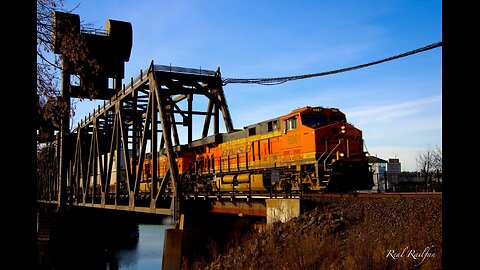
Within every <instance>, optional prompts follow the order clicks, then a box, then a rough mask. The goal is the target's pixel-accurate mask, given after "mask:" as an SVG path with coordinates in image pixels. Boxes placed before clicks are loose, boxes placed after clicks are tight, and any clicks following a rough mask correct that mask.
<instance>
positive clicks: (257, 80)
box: [222, 41, 442, 86]
mask: <svg viewBox="0 0 480 270" xmlns="http://www.w3.org/2000/svg"><path fill="white" fill-rule="evenodd" d="M440 46H442V41H440V42H436V43H433V44H430V45H427V46H424V47H421V48H418V49H415V50H411V51H408V52H405V53H402V54H398V55H395V56H391V57H388V58H384V59H381V60H377V61H373V62H370V63H366V64H361V65H356V66H352V67H347V68H341V69H336V70H330V71H324V72H319V73H311V74H304V75H295V76H288V77H276V78H254V79H236V78H225V79H223V80H222V83H223V85H224V86H225V85H227V84H229V83H250V84H261V85H278V84H282V83H285V82H288V81H294V80H300V79H306V78H312V77H320V76H325V75H331V74H336V73H341V72H347V71H352V70H356V69H361V68H365V67H369V66H373V65H377V64H380V63H384V62H388V61H392V60H395V59H398V58H402V57H406V56H409V55H413V54H417V53H420V52H425V51H428V50H431V49H434V48H437V47H440Z"/></svg>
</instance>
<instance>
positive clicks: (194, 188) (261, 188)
mask: <svg viewBox="0 0 480 270" xmlns="http://www.w3.org/2000/svg"><path fill="white" fill-rule="evenodd" d="M363 149H364V147H363V138H362V131H361V130H359V129H358V128H356V127H354V126H353V125H352V124H350V123H348V122H347V119H346V116H345V114H344V113H343V112H341V111H340V110H339V109H337V108H324V107H310V106H307V107H303V108H300V109H296V110H293V111H292V112H290V113H289V114H286V115H284V116H281V117H277V118H274V119H270V120H267V121H263V122H260V123H256V124H253V125H249V126H246V127H244V128H243V129H242V130H237V131H235V132H231V133H220V134H216V135H212V136H209V137H206V138H203V139H200V140H196V141H193V142H192V143H191V144H189V145H188V146H187V149H186V150H182V151H180V152H177V158H176V161H177V164H178V167H179V173H180V178H181V180H182V181H181V182H182V190H183V192H184V193H188V192H194V193H196V194H199V193H200V194H201V193H218V194H220V193H224V192H244V193H246V192H249V193H255V192H257V193H265V192H269V191H271V190H275V191H286V192H300V191H301V192H310V191H324V192H351V191H355V190H365V189H371V188H372V187H373V185H374V183H373V176H372V171H371V167H370V165H369V163H368V152H366V151H364V150H363ZM166 170H167V161H166V157H165V156H161V157H160V158H159V160H158V171H157V175H158V177H159V178H160V179H162V178H163V177H164V176H165V172H166ZM142 171H143V172H142V175H144V177H143V179H142V183H141V184H140V193H149V192H150V188H151V184H150V183H151V175H152V169H151V160H146V161H145V162H144V164H143V168H142Z"/></svg>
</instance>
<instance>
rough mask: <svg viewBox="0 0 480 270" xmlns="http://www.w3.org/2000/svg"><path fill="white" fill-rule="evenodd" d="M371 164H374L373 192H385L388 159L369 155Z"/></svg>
mask: <svg viewBox="0 0 480 270" xmlns="http://www.w3.org/2000/svg"><path fill="white" fill-rule="evenodd" d="M368 159H369V164H370V165H371V166H372V171H373V184H374V185H373V188H372V191H373V192H379V193H380V192H385V185H384V183H385V173H386V171H387V163H388V161H386V160H384V159H381V158H378V157H374V156H370V157H368Z"/></svg>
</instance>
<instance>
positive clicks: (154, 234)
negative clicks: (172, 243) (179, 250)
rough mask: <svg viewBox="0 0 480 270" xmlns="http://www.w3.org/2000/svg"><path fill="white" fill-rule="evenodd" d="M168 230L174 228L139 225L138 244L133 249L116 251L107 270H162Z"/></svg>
mask: <svg viewBox="0 0 480 270" xmlns="http://www.w3.org/2000/svg"><path fill="white" fill-rule="evenodd" d="M168 228H172V226H170V225H153V224H140V225H138V230H139V239H138V244H137V245H136V246H135V247H133V248H121V249H118V250H115V251H114V252H113V256H112V259H113V261H110V262H107V264H106V269H122V270H123V269H125V270H134V269H142V270H153V269H155V270H160V269H162V255H163V241H164V236H165V229H168ZM117 266H118V267H117Z"/></svg>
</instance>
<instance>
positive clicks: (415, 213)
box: [184, 198, 442, 270]
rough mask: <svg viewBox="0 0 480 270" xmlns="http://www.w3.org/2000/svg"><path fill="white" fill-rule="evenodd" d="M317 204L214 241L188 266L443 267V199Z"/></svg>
mask: <svg viewBox="0 0 480 270" xmlns="http://www.w3.org/2000/svg"><path fill="white" fill-rule="evenodd" d="M315 206H316V207H315V208H314V210H312V211H309V212H307V213H305V214H303V215H302V216H300V217H298V218H294V219H292V220H290V221H289V222H287V223H284V224H282V223H275V224H273V225H272V226H271V227H270V228H269V229H266V230H264V231H263V232H254V233H251V234H249V235H243V237H241V241H238V238H237V239H235V242H236V243H235V244H232V245H230V248H228V249H225V251H224V252H220V251H219V250H217V249H215V247H214V246H213V245H212V247H211V251H212V254H215V255H214V256H213V259H212V260H211V261H209V262H196V263H194V264H193V265H191V266H186V265H184V266H185V267H186V268H190V269H211V270H213V269H255V270H257V269H258V270H261V269H269V270H271V269H302V270H303V269H441V268H442V248H441V247H442V208H441V206H442V200H441V198H375V199H371V198H368V199H365V198H341V199H338V198H335V199H333V198H321V199H318V200H317V201H315ZM413 250H415V253H413ZM402 251H403V254H402ZM422 253H423V254H422ZM389 254H390V255H389ZM413 255H415V256H413ZM414 257H416V259H415V258H414Z"/></svg>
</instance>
